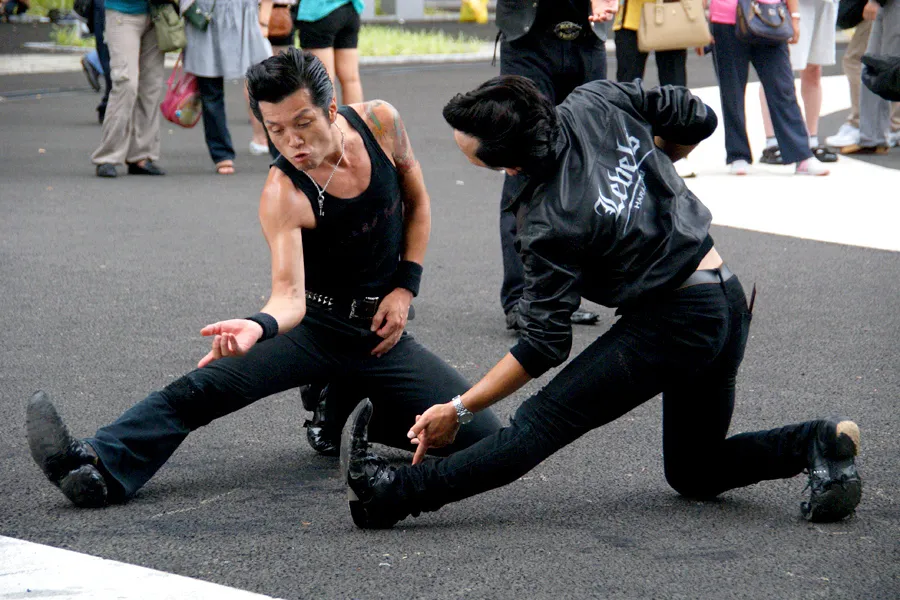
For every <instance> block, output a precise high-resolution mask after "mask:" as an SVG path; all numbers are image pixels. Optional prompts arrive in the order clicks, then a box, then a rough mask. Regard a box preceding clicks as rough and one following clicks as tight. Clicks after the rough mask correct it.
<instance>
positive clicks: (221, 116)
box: [197, 77, 234, 163]
mask: <svg viewBox="0 0 900 600" xmlns="http://www.w3.org/2000/svg"><path fill="white" fill-rule="evenodd" d="M197 84H198V86H199V88H200V102H201V103H202V104H203V134H204V137H205V138H206V147H207V149H208V150H209V156H210V158H212V160H213V162H214V163H219V162H222V161H223V160H234V145H233V144H232V143H231V133H230V132H229V131H228V119H227V117H226V116H225V80H224V79H223V78H222V77H197Z"/></svg>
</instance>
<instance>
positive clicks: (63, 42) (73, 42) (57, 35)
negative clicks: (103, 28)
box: [50, 25, 96, 48]
mask: <svg viewBox="0 0 900 600" xmlns="http://www.w3.org/2000/svg"><path fill="white" fill-rule="evenodd" d="M50 40H51V41H52V42H54V43H55V44H58V45H60V46H82V47H89V48H93V47H94V46H95V45H96V40H95V39H94V36H92V35H90V36H88V37H85V38H83V37H81V32H80V27H79V26H78V25H54V26H53V27H51V28H50Z"/></svg>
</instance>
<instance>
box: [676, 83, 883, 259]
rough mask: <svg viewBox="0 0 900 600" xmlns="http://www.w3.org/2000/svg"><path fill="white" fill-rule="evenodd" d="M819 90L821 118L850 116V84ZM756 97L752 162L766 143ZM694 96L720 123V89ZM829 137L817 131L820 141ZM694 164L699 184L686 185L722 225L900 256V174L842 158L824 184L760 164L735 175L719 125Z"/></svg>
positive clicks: (751, 90) (750, 94)
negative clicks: (749, 171)
mask: <svg viewBox="0 0 900 600" xmlns="http://www.w3.org/2000/svg"><path fill="white" fill-rule="evenodd" d="M797 85H798V86H799V81H797ZM822 87H823V104H822V114H829V113H832V112H836V111H840V110H845V109H848V107H849V106H850V93H849V89H848V87H847V80H846V78H845V77H843V76H834V77H825V78H823V80H822ZM758 90H759V84H758V83H751V84H748V85H747V96H746V107H747V110H746V112H747V134H748V136H749V138H750V142H751V146H752V147H753V156H754V159H756V158H758V157H759V155H760V154H761V152H762V149H763V145H764V141H765V133H764V131H763V125H762V117H761V116H760V112H759V100H758V95H757V94H758V93H759V92H758ZM692 91H693V92H694V93H695V94H697V95H698V96H699V97H700V98H702V99H703V101H704V102H706V103H707V104H708V105H709V106H711V107H712V108H713V110H715V111H716V113H717V114H719V115H721V103H720V100H719V89H718V88H717V87H707V88H699V89H696V90H692ZM799 95H800V92H799V87H798V92H797V96H798V98H799ZM832 133H834V132H833V131H820V132H819V138H820V139H824V138H825V137H826V136H828V135H831V134H832ZM893 152H894V153H897V152H898V150H894V151H893ZM690 160H691V166H692V167H693V169H694V171H696V172H697V177H696V178H693V179H687V180H685V181H686V182H687V184H688V186H689V187H690V188H691V190H692V191H693V192H694V193H695V194H696V195H697V196H698V197H699V198H700V200H701V201H702V202H703V203H704V204H705V205H706V206H708V207H709V209H710V210H711V211H712V213H713V222H714V223H716V224H718V225H726V226H730V227H737V228H741V229H750V230H753V231H761V232H766V233H774V234H779V235H788V236H793V237H799V238H805V239H811V240H819V241H824V242H833V243H839V244H849V245H852V246H862V247H866V248H877V249H882V250H893V251H900V229H898V226H897V223H900V192H898V190H900V171H898V170H896V169H888V168H885V167H879V166H877V165H872V164H869V163H866V162H863V161H860V160H856V159H853V158H850V157H846V156H841V157H840V158H839V159H838V162H836V163H833V164H831V165H829V168H830V169H831V174H830V175H829V176H827V177H808V176H795V175H794V174H793V173H794V171H793V167H786V166H784V167H782V166H769V165H759V164H754V166H753V169H754V171H753V173H752V174H751V175H747V176H742V177H739V176H735V175H730V174H729V173H728V170H727V168H726V166H725V132H724V126H723V124H722V121H721V117H720V120H719V127H718V128H717V129H716V132H715V133H714V134H713V135H712V137H710V138H709V139H708V140H705V141H704V142H703V143H702V144H700V145H699V146H698V147H697V149H696V150H694V152H692V153H691V156H690Z"/></svg>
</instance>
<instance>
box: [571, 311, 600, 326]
mask: <svg viewBox="0 0 900 600" xmlns="http://www.w3.org/2000/svg"><path fill="white" fill-rule="evenodd" d="M599 319H600V315H598V314H597V313H595V312H591V311H589V310H584V309H583V308H579V309H578V310H576V311H575V312H573V313H572V325H593V324H594V323H596V322H597V321H598V320H599Z"/></svg>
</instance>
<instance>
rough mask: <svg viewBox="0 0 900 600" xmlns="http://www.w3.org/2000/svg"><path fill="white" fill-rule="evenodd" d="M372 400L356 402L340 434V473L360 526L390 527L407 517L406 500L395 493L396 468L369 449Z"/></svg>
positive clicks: (364, 527) (351, 508)
mask: <svg viewBox="0 0 900 600" xmlns="http://www.w3.org/2000/svg"><path fill="white" fill-rule="evenodd" d="M371 418H372V403H371V402H370V401H369V400H368V398H367V399H365V400H363V401H362V402H360V403H359V404H357V405H356V408H354V409H353V412H352V413H350V418H349V419H347V423H346V425H344V430H343V432H342V434H341V475H342V477H343V478H344V481H346V482H347V500H348V502H349V504H350V516H351V517H352V518H353V522H354V523H355V524H356V526H357V527H359V528H360V529H389V528H391V527H393V526H394V524H395V523H397V522H398V521H400V520H401V519H403V518H404V517H406V516H407V515H408V514H409V512H408V511H407V512H404V510H403V504H404V503H403V502H400V498H399V497H398V496H397V494H395V493H392V490H391V487H392V485H393V484H394V480H395V475H396V471H395V470H394V469H393V468H392V467H390V466H388V462H387V460H385V459H384V458H382V457H380V456H378V455H377V454H375V453H373V452H370V451H369V440H368V427H369V420H370V419H371Z"/></svg>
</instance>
